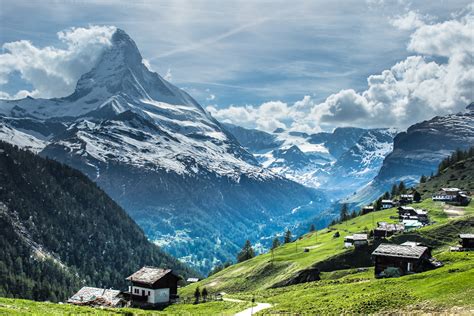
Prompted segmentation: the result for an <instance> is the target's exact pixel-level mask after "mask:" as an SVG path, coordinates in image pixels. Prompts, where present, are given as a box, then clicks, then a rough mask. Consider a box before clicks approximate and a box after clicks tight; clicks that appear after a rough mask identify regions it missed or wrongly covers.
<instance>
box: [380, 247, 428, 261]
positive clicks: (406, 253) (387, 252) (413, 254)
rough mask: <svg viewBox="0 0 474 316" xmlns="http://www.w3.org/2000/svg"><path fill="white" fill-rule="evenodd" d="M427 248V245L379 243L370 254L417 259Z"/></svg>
mask: <svg viewBox="0 0 474 316" xmlns="http://www.w3.org/2000/svg"><path fill="white" fill-rule="evenodd" d="M427 249H428V248H427V247H422V246H404V245H393V244H380V245H379V246H378V247H377V249H375V250H374V252H372V255H373V256H386V257H398V258H413V259H419V258H421V256H422V255H423V254H424V253H425V251H426V250H427Z"/></svg>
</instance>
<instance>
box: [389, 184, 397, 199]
mask: <svg viewBox="0 0 474 316" xmlns="http://www.w3.org/2000/svg"><path fill="white" fill-rule="evenodd" d="M398 194H399V191H398V186H397V185H396V184H394V185H393V186H392V191H391V192H390V195H391V196H392V199H394V198H395V197H396V196H397V195H398Z"/></svg>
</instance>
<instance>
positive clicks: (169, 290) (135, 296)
mask: <svg viewBox="0 0 474 316" xmlns="http://www.w3.org/2000/svg"><path fill="white" fill-rule="evenodd" d="M126 280H128V281H130V282H131V285H130V286H129V287H128V292H129V293H128V294H129V295H130V300H131V301H132V304H133V305H156V304H170V303H171V302H173V301H174V300H175V299H176V298H177V297H178V280H179V277H178V276H177V275H175V274H174V273H173V271H172V270H170V269H161V268H155V267H143V268H141V269H140V270H138V271H137V272H135V273H134V274H132V275H131V276H129V277H128V278H126Z"/></svg>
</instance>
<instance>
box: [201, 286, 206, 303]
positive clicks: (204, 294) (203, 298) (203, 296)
mask: <svg viewBox="0 0 474 316" xmlns="http://www.w3.org/2000/svg"><path fill="white" fill-rule="evenodd" d="M201 296H202V301H203V302H204V303H205V302H206V301H207V289H206V288H203V289H202V293H201Z"/></svg>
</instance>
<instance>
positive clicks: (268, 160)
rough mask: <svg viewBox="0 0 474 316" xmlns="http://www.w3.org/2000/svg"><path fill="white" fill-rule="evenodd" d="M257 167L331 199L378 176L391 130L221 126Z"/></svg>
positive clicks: (392, 133) (388, 143)
mask: <svg viewBox="0 0 474 316" xmlns="http://www.w3.org/2000/svg"><path fill="white" fill-rule="evenodd" d="M225 127H226V129H227V130H229V131H230V132H231V133H233V134H234V135H235V136H236V138H237V139H238V140H239V142H240V143H241V144H242V145H243V146H245V147H246V148H247V149H248V150H249V151H250V152H252V153H253V154H254V156H255V157H256V159H257V160H258V161H259V162H260V163H261V164H262V166H264V167H266V168H269V169H271V170H272V171H273V172H275V173H277V174H281V175H282V176H285V177H286V178H288V179H291V180H294V181H296V182H299V183H302V184H304V185H306V186H311V187H316V188H320V189H321V190H324V191H327V192H330V194H331V196H332V197H333V198H334V199H336V198H339V197H343V196H345V195H347V194H349V193H352V192H354V191H356V190H357V189H358V188H360V187H361V186H364V185H366V184H367V183H369V182H370V181H371V180H372V179H373V178H374V177H375V175H377V173H378V171H379V169H380V167H381V166H382V162H383V159H384V158H385V156H386V155H388V154H389V153H390V152H391V151H392V148H393V137H394V136H395V134H396V130H394V129H370V130H365V129H361V128H352V127H342V128H336V129H335V130H334V131H333V132H332V133H325V132H324V133H317V134H311V135H308V134H305V133H298V132H291V131H285V130H283V129H278V130H276V131H274V132H273V133H266V132H262V131H258V130H252V129H245V128H242V127H238V126H235V125H231V124H226V125H225Z"/></svg>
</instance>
